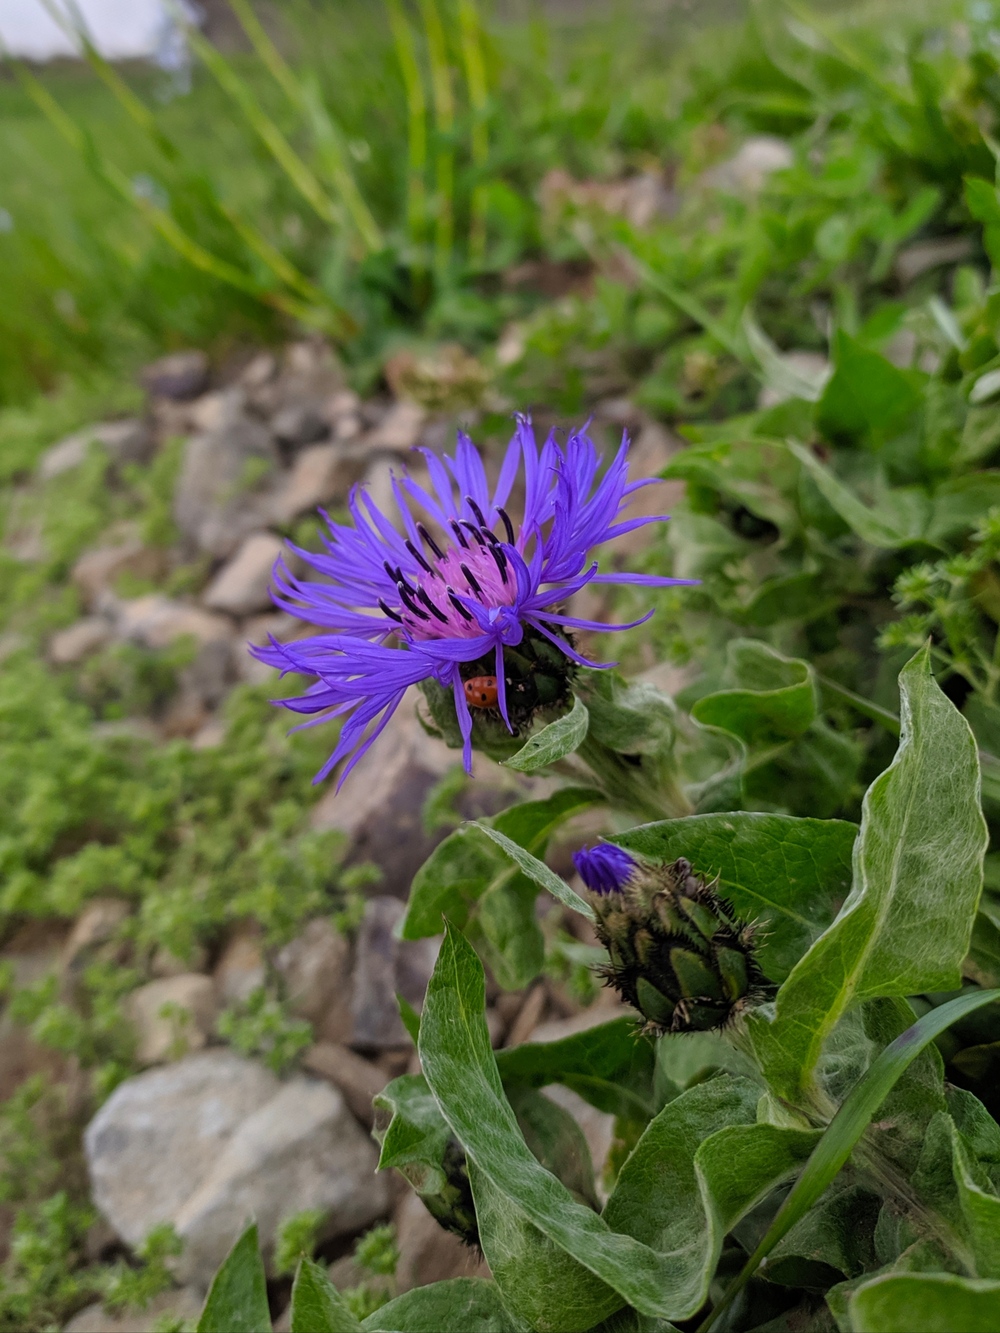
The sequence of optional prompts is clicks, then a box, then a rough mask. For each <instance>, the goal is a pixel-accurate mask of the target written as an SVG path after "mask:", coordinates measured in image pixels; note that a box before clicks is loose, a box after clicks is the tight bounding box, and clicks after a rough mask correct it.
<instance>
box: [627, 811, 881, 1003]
mask: <svg viewBox="0 0 1000 1333" xmlns="http://www.w3.org/2000/svg"><path fill="white" fill-rule="evenodd" d="M856 836H857V827H856V826H855V825H854V824H848V823H847V822H845V821H843V820H839V819H828V820H824V819H795V818H793V817H792V816H791V815H768V814H755V813H749V812H747V813H735V814H712V815H692V816H690V817H688V818H686V819H667V820H663V821H662V822H660V823H656V824H644V825H642V826H641V827H640V828H637V829H630V830H629V831H628V832H627V833H621V834H617V835H616V836H615V837H614V838H612V841H613V842H616V843H618V845H619V846H621V847H625V848H627V850H628V851H631V852H638V853H639V855H640V856H644V857H647V858H648V859H649V860H651V861H656V862H658V863H660V864H663V865H669V864H670V863H671V862H672V861H676V860H677V858H678V857H680V856H685V857H687V859H688V860H689V861H690V862H691V864H692V865H693V866H694V868H695V870H696V871H698V873H699V874H702V875H705V876H706V877H707V878H709V879H711V878H713V877H714V876H716V875H718V877H719V892H720V893H721V894H722V895H723V896H724V897H726V898H728V900H729V901H730V902H731V903H732V905H733V908H734V910H735V912H736V914H737V916H739V917H742V918H743V920H744V921H755V922H757V923H758V924H759V926H760V938H761V945H760V948H759V950H758V955H757V956H758V961H759V962H760V965H761V967H762V968H763V970H764V972H765V974H766V975H767V976H768V977H769V978H770V979H771V980H772V981H782V980H784V978H785V977H786V976H787V975H788V973H789V972H790V971H791V969H792V968H793V967H794V965H795V964H796V962H798V960H799V958H801V956H802V954H803V953H804V952H805V950H806V949H807V948H808V947H809V945H810V944H811V943H812V942H813V940H815V939H816V937H817V936H818V935H819V934H820V933H821V932H822V931H823V930H824V929H825V928H826V927H827V926H828V925H829V924H830V922H831V921H832V920H833V917H834V914H835V908H836V907H837V906H838V905H839V904H840V903H841V902H842V901H843V900H844V898H845V897H846V896H847V893H848V890H849V889H850V886H851V849H852V848H853V846H854V840H855V838H856Z"/></svg>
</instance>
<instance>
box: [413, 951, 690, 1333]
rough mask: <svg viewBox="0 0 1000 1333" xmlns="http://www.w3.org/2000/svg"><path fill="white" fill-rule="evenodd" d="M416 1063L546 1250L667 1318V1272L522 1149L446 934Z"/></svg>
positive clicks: (474, 984)
mask: <svg viewBox="0 0 1000 1333" xmlns="http://www.w3.org/2000/svg"><path fill="white" fill-rule="evenodd" d="M420 1060H421V1064H422V1065H423V1068H424V1073H425V1075H426V1078H427V1082H428V1084H429V1085H430V1087H431V1090H432V1091H433V1093H434V1096H435V1098H436V1099H437V1102H438V1105H439V1106H440V1107H441V1111H442V1114H443V1115H444V1118H445V1119H446V1120H447V1121H448V1123H449V1125H450V1126H451V1128H452V1131H453V1132H454V1134H455V1136H456V1137H457V1138H458V1139H459V1141H460V1142H461V1143H462V1144H463V1145H464V1147H465V1150H466V1153H467V1154H468V1158H469V1160H470V1162H471V1163H472V1165H473V1167H474V1169H475V1171H477V1172H478V1173H479V1175H481V1176H484V1177H486V1178H487V1179H488V1181H489V1184H490V1186H491V1187H492V1188H493V1189H494V1190H497V1191H499V1192H500V1193H501V1194H504V1195H506V1196H507V1197H508V1198H509V1199H510V1200H511V1202H512V1205H513V1206H514V1207H516V1208H517V1209H518V1210H519V1211H520V1212H522V1213H523V1214H524V1215H525V1217H526V1218H527V1220H528V1221H529V1222H530V1223H531V1224H532V1225H533V1226H535V1227H537V1228H538V1230H539V1231H541V1232H542V1234H543V1235H544V1236H546V1238H547V1239H548V1240H549V1241H551V1242H552V1243H553V1244H555V1245H556V1246H558V1247H559V1248H560V1249H562V1250H564V1251H565V1252H566V1253H567V1254H568V1255H569V1256H570V1257H571V1258H572V1259H574V1260H575V1261H576V1262H577V1263H578V1264H580V1265H582V1266H583V1267H584V1268H586V1269H587V1270H588V1271H589V1272H590V1273H592V1274H593V1275H594V1277H595V1278H598V1279H599V1280H600V1282H601V1283H604V1284H606V1285H607V1286H608V1287H611V1288H613V1289H614V1290H615V1291H617V1292H618V1293H619V1294H620V1297H621V1298H622V1299H621V1301H620V1304H625V1303H626V1302H627V1303H629V1304H631V1305H633V1306H635V1307H636V1308H637V1309H638V1310H641V1311H642V1312H643V1313H644V1314H651V1315H658V1316H659V1317H660V1318H664V1319H670V1318H672V1317H673V1311H674V1309H675V1307H676V1304H677V1302H676V1300H675V1299H674V1296H673V1294H672V1291H673V1283H674V1278H673V1269H672V1266H671V1264H670V1263H669V1262H667V1261H666V1260H664V1258H663V1257H662V1256H661V1255H658V1254H656V1253H655V1252H654V1251H653V1250H651V1249H649V1247H648V1246H646V1245H642V1244H639V1243H638V1242H637V1241H635V1240H633V1239H632V1238H631V1237H630V1236H624V1235H621V1234H619V1233H617V1232H614V1231H611V1230H609V1228H608V1227H607V1225H606V1224H605V1223H604V1222H603V1221H602V1219H601V1218H600V1217H598V1216H597V1215H596V1213H594V1212H592V1211H591V1210H590V1209H589V1208H587V1207H585V1206H584V1205H583V1204H580V1203H577V1202H576V1200H575V1199H574V1198H573V1196H572V1194H570V1192H569V1191H568V1190H567V1189H566V1187H565V1185H563V1184H562V1183H561V1182H560V1181H558V1180H557V1179H556V1178H555V1176H553V1175H552V1174H551V1173H550V1172H548V1171H546V1170H545V1169H544V1168H543V1167H542V1166H540V1165H539V1164H538V1162H537V1161H536V1160H535V1158H534V1157H533V1155H532V1153H531V1151H530V1150H529V1148H528V1146H527V1144H526V1143H525V1141H524V1137H523V1135H522V1134H521V1131H520V1129H519V1128H518V1125H517V1120H516V1118H515V1116H514V1112H513V1110H512V1108H511V1106H510V1103H509V1102H508V1101H507V1099H506V1098H505V1096H504V1094H503V1086H502V1084H501V1081H500V1072H499V1070H498V1069H497V1064H496V1060H495V1058H494V1055H493V1052H492V1050H491V1049H490V1039H489V1032H488V1031H487V1028H486V1018H485V976H484V973H483V968H482V964H481V963H480V961H479V959H478V958H477V957H476V954H475V952H474V950H473V949H472V947H471V945H470V944H469V943H468V941H467V940H466V939H465V938H464V937H463V936H462V935H461V933H460V932H459V931H457V930H455V929H454V928H453V927H451V926H449V928H448V930H447V933H446V935H445V940H444V944H443V945H442V946H441V952H440V954H439V955H438V960H437V965H436V967H435V969H434V975H433V976H432V978H431V982H430V985H429V987H428V990H427V999H426V1001H425V1004H424V1011H423V1014H422V1016H421V1021H420ZM552 1317H553V1318H557V1315H553V1316H552ZM595 1317H599V1315H597V1313H596V1311H595ZM593 1322H595V1320H594V1319H592V1320H591V1323H593Z"/></svg>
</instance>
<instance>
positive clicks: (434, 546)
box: [417, 523, 444, 560]
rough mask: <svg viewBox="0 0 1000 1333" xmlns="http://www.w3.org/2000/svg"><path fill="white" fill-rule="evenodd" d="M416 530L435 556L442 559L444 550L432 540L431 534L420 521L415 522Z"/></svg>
mask: <svg viewBox="0 0 1000 1333" xmlns="http://www.w3.org/2000/svg"><path fill="white" fill-rule="evenodd" d="M417 531H418V532H419V533H420V535H421V537H423V539H424V541H425V542H426V543H427V545H428V546H429V547H430V548H431V550H432V551H433V552H434V554H435V555H436V556H437V558H438V559H439V560H443V559H444V551H442V550H441V547H440V546H438V544H437V542H436V541H435V540H434V538H433V537H432V536H431V534H430V533H429V532H428V531H427V529H426V528H425V527H424V525H423V524H422V523H418V524H417Z"/></svg>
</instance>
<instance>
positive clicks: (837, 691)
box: [816, 672, 899, 736]
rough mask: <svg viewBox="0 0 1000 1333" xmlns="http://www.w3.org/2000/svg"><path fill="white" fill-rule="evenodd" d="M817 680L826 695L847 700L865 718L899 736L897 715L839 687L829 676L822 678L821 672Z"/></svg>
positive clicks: (817, 674)
mask: <svg viewBox="0 0 1000 1333" xmlns="http://www.w3.org/2000/svg"><path fill="white" fill-rule="evenodd" d="M816 679H817V681H818V682H819V685H820V688H821V689H822V690H823V691H824V692H825V693H826V694H833V695H836V696H837V697H838V698H840V699H846V700H847V702H848V703H849V704H851V705H852V707H854V708H855V709H856V710H857V711H858V712H859V713H861V714H862V716H863V717H870V718H871V720H872V721H873V722H877V723H878V724H879V726H882V727H885V729H886V731H888V732H891V733H892V735H893V736H898V735H899V718H898V717H897V716H896V714H895V713H890V712H889V710H888V708H880V707H879V705H878V704H875V703H872V701H871V699H866V698H864V696H863V695H860V694H855V693H854V691H853V690H849V689H848V688H847V686H846V685H838V684H837V682H836V681H835V680H830V678H829V677H828V676H821V675H820V674H819V672H817V673H816Z"/></svg>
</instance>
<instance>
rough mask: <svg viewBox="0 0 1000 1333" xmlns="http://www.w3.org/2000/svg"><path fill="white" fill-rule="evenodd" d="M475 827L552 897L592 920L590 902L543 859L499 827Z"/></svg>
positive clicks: (481, 825) (480, 825)
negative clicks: (520, 845) (532, 853)
mask: <svg viewBox="0 0 1000 1333" xmlns="http://www.w3.org/2000/svg"><path fill="white" fill-rule="evenodd" d="M476 827H477V828H479V829H480V830H481V831H482V832H483V833H485V834H486V836H487V837H488V838H489V839H490V840H491V841H492V842H495V843H496V845H497V846H498V847H499V848H500V849H501V850H502V852H503V853H505V854H506V856H507V857H509V859H510V860H511V861H513V862H514V864H515V865H516V866H518V867H519V868H520V869H521V870H522V871H523V872H524V874H525V875H527V876H528V878H529V879H532V880H534V882H535V883H536V884H538V885H539V886H540V887H541V888H543V889H547V890H548V892H549V893H551V894H552V896H553V898H558V899H559V901H560V902H561V903H564V904H565V905H566V906H567V907H572V909H573V911H574V912H579V913H580V915H581V916H585V917H587V918H588V919H589V920H591V921H593V919H594V910H593V908H592V907H591V906H590V904H589V903H586V902H584V900H583V899H582V898H581V897H580V895H579V894H578V893H574V892H573V890H572V889H571V888H570V887H569V885H568V884H567V883H566V881H565V880H564V879H563V878H562V877H561V876H559V875H557V874H556V872H555V871H554V870H550V869H549V867H548V866H547V865H546V864H545V862H544V861H539V860H538V858H537V857H536V856H532V855H531V853H530V852H527V851H525V849H524V848H523V847H519V846H518V844H517V843H516V842H514V841H513V839H511V838H508V837H507V836H506V835H505V834H504V833H501V831H500V830H499V829H497V828H488V827H487V826H486V825H485V824H478V825H476Z"/></svg>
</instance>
